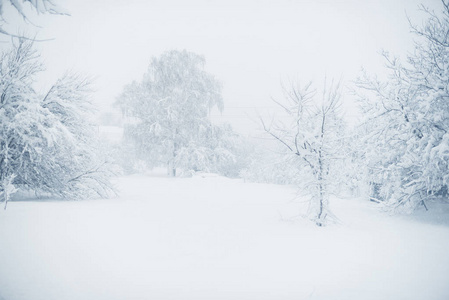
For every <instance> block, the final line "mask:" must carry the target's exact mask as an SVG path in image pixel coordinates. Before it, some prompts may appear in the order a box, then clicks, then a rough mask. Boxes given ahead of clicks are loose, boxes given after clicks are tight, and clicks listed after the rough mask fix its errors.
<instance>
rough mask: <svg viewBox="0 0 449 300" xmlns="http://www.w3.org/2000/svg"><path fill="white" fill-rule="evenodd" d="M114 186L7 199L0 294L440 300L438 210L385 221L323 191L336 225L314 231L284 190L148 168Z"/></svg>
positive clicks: (4, 298)
mask: <svg viewBox="0 0 449 300" xmlns="http://www.w3.org/2000/svg"><path fill="white" fill-rule="evenodd" d="M116 184H117V186H118V188H119V190H120V191H121V193H120V196H119V197H118V198H116V199H109V200H89V201H64V202H61V201H41V202H36V201H29V200H28V201H17V202H11V203H9V205H8V209H7V210H6V211H3V210H2V211H1V212H0V299H1V300H30V299H33V300H40V299H42V300H44V299H45V300H52V299H54V300H72V299H73V300H75V299H76V300H79V299H83V300H90V299H92V300H101V299H105V300H106V299H107V300H113V299H136V300H137V299H173V300H175V299H176V300H181V299H192V300H199V299H207V300H213V299H223V300H224V299H233V300H240V299H247V300H253V299H254V300H264V299H270V300H271V299H273V300H282V299H289V300H290V299H357V300H360V299H373V300H374V299H375V300H378V299H395V300H399V299H407V300H413V299H442V300H443V299H449V255H448V253H449V221H448V215H449V214H448V213H449V209H448V207H447V206H442V207H440V208H439V209H438V210H437V211H436V212H432V211H431V212H430V213H427V214H421V215H418V216H413V217H411V216H390V215H386V214H385V213H381V212H379V211H378V210H377V208H376V207H375V206H374V204H373V203H370V202H366V201H362V200H358V199H337V198H333V199H331V208H332V209H333V211H334V212H335V214H336V215H337V216H338V217H339V218H340V220H341V224H339V225H331V226H328V227H324V228H319V227H317V226H315V225H314V224H313V223H311V222H310V221H307V220H305V219H303V218H301V217H298V216H299V212H300V209H301V207H303V206H304V204H302V203H301V201H298V200H297V197H296V190H295V188H293V187H289V186H277V185H268V184H255V183H245V182H243V181H242V180H237V179H227V178H223V177H218V176H195V177H193V178H168V177H164V176H162V175H158V174H147V175H138V176H137V175H134V176H127V177H121V178H119V179H117V182H116ZM295 199H296V200H295ZM438 217H440V219H438Z"/></svg>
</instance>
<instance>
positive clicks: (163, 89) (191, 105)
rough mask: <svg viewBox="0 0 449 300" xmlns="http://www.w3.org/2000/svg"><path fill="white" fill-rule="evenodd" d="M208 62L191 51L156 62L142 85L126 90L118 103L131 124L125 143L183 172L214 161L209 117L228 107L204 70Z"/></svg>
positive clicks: (164, 56) (168, 54)
mask: <svg viewBox="0 0 449 300" xmlns="http://www.w3.org/2000/svg"><path fill="white" fill-rule="evenodd" d="M204 64H205V59H204V57H202V56H199V55H197V54H194V53H191V52H187V51H185V50H184V51H174V50H173V51H168V52H165V53H163V54H162V55H161V56H160V57H157V58H153V59H152V61H151V63H150V66H149V68H148V71H147V72H146V74H145V75H144V77H143V79H142V80H141V81H140V82H133V83H131V84H129V85H127V86H126V87H125V89H124V91H123V93H122V94H121V95H120V96H119V98H118V100H117V103H118V105H119V106H120V108H121V109H122V111H123V113H124V115H125V116H127V117H128V124H127V125H126V127H125V138H127V139H128V140H129V141H132V142H133V143H135V145H136V147H137V152H138V154H139V156H140V157H141V158H145V159H146V160H147V161H151V162H153V163H156V164H160V163H163V164H167V166H168V170H169V173H170V174H171V175H172V176H176V169H177V168H178V167H187V168H193V169H195V168H200V169H202V168H203V167H201V166H200V165H201V164H202V163H203V162H204V160H207V159H210V158H209V155H208V151H209V150H210V149H208V148H207V147H206V145H205V144H204V142H205V136H207V135H208V134H211V133H212V132H213V126H212V125H211V124H210V120H209V117H208V116H209V113H210V110H211V109H212V108H213V107H218V109H219V110H222V108H223V100H222V97H221V94H220V93H221V88H220V84H219V83H218V81H217V80H216V79H215V78H214V77H213V76H212V75H211V74H209V73H207V72H206V71H205V70H204Z"/></svg>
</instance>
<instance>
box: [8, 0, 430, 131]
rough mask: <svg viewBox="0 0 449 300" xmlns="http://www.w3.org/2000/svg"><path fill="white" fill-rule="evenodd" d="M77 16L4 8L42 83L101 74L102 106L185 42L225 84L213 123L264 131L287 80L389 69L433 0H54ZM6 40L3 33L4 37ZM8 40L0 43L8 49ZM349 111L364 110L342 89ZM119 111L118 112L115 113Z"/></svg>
mask: <svg viewBox="0 0 449 300" xmlns="http://www.w3.org/2000/svg"><path fill="white" fill-rule="evenodd" d="M55 2H56V3H57V4H58V5H59V6H60V7H62V8H63V9H64V10H65V11H67V12H68V13H70V15H71V16H55V15H48V16H47V15H45V16H42V15H40V16H36V15H35V14H34V13H30V14H29V15H30V16H31V18H30V19H31V21H32V22H33V23H34V25H36V26H33V25H30V24H26V23H24V22H19V21H20V18H19V17H18V15H17V14H16V13H15V12H14V11H13V10H11V9H10V8H8V7H5V8H4V9H5V12H6V13H5V19H6V21H7V22H8V23H9V25H7V26H5V28H9V30H10V31H12V32H19V33H20V32H25V33H27V34H29V35H36V37H37V38H38V39H52V40H51V41H46V42H39V43H37V46H38V49H39V50H41V53H42V57H43V59H44V61H45V65H46V68H47V71H46V72H45V73H43V74H42V76H41V79H40V82H39V83H38V88H41V89H45V88H47V87H48V86H49V84H50V83H51V82H53V81H54V80H56V78H58V77H59V76H60V75H61V74H63V73H64V72H65V71H66V70H67V69H71V70H75V71H78V72H80V73H83V74H88V75H90V76H92V77H93V78H95V90H96V91H95V94H94V101H95V103H97V104H98V105H99V107H100V109H101V111H102V112H103V111H113V108H111V105H112V103H113V102H114V101H115V98H116V96H117V95H118V94H119V93H120V92H121V91H122V88H123V86H124V85H125V84H127V83H130V82H131V81H132V80H140V79H141V77H142V75H143V73H144V72H145V71H146V69H147V67H148V64H149V62H150V59H151V57H153V56H157V55H160V54H161V53H162V52H164V51H166V50H170V49H179V50H182V49H187V50H189V51H193V52H196V53H198V54H202V55H204V56H205V57H206V61H207V63H206V69H207V70H208V71H209V72H211V73H212V74H214V75H215V76H216V77H217V78H218V79H219V80H220V81H221V82H222V83H223V97H224V102H225V110H224V112H223V114H222V115H221V114H219V113H218V112H214V113H213V115H212V117H213V120H215V121H218V122H221V121H228V122H230V123H231V124H232V125H233V127H234V129H235V130H237V131H239V132H241V133H245V134H251V135H254V134H256V133H257V129H258V127H259V123H258V120H257V115H258V114H262V115H266V114H268V112H269V111H270V110H271V109H272V108H273V106H274V105H273V102H272V101H271V100H270V97H276V98H278V97H280V94H281V93H280V90H281V89H280V82H281V81H283V80H284V81H286V80H301V81H304V82H305V81H309V80H314V81H315V82H317V83H320V82H322V81H323V79H324V77H325V76H327V77H328V78H332V77H335V78H336V79H337V80H338V79H340V78H342V80H343V84H344V85H345V86H349V85H350V84H351V81H352V80H354V79H355V77H356V76H357V74H359V73H360V70H361V67H362V66H363V67H365V68H366V69H367V71H368V72H370V73H380V72H383V61H382V58H381V56H380V55H379V52H380V50H382V49H385V50H388V51H390V52H391V53H394V54H398V55H401V56H403V55H405V54H406V53H407V51H408V49H411V46H412V38H413V36H412V35H411V34H410V27H409V24H408V21H407V15H408V16H409V17H410V18H411V19H412V20H413V21H414V23H418V24H419V23H420V22H421V20H422V16H423V14H422V13H421V12H419V10H418V5H419V4H420V3H423V4H425V5H427V6H430V7H437V5H438V4H439V1H437V0H434V1H430V0H396V1H392V0H377V1H358V0H340V1H338V0H337V1H335V0H322V1H313V0H307V1H306V0H302V1H300V0H280V1H264V0H261V1H257V0H248V1H236V0H228V1H206V0H203V1H202V0H195V1H170V0H169V1H162V0H161V1H153V0H151V1H137V0H95V1H92V0H55ZM7 39H8V38H6V37H3V40H7ZM7 46H8V44H7V43H2V44H0V47H2V48H3V47H7ZM345 103H346V104H345V108H346V110H347V111H348V112H347V114H346V115H347V118H348V120H350V121H351V122H354V119H355V117H356V115H357V113H356V111H355V110H354V106H355V104H354V102H353V99H351V96H348V95H345ZM113 113H114V114H116V115H119V112H118V111H113Z"/></svg>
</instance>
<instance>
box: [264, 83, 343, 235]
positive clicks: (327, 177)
mask: <svg viewBox="0 0 449 300" xmlns="http://www.w3.org/2000/svg"><path fill="white" fill-rule="evenodd" d="M284 92H285V101H283V102H277V101H276V103H277V104H278V105H279V106H280V107H281V108H282V109H283V110H284V111H285V112H286V113H287V114H288V116H289V119H288V121H285V120H283V121H281V120H275V121H273V122H272V123H271V124H266V122H264V121H263V120H262V125H263V127H264V129H265V131H266V132H267V133H268V134H270V135H271V136H272V137H273V138H274V139H276V140H277V141H279V143H280V144H281V145H283V146H284V149H285V150H287V152H288V153H290V157H295V158H296V162H297V163H298V167H299V168H300V170H299V172H298V173H299V176H301V180H300V182H301V185H302V188H304V189H305V190H306V191H308V192H309V194H310V196H311V200H310V205H309V216H310V217H311V218H312V220H314V221H315V222H316V224H317V225H318V226H322V225H325V224H326V222H328V221H330V220H332V219H333V218H335V217H334V215H333V214H332V213H331V212H330V210H329V200H328V198H329V194H330V193H331V192H332V188H333V187H334V186H335V185H337V178H336V176H333V172H334V171H335V168H333V166H334V165H335V162H336V161H337V160H338V159H340V155H341V154H340V153H339V150H340V149H341V142H342V140H341V133H342V130H343V122H342V118H341V116H340V114H339V106H340V89H339V85H334V84H331V85H330V86H327V84H326V83H325V84H324V88H323V90H322V93H321V94H320V95H319V94H318V93H317V92H316V90H314V89H312V87H311V84H310V83H309V84H307V85H306V86H304V87H301V86H300V85H292V86H291V87H290V88H284ZM318 96H320V97H318ZM317 98H318V99H317ZM319 98H321V99H319ZM334 220H335V219H334Z"/></svg>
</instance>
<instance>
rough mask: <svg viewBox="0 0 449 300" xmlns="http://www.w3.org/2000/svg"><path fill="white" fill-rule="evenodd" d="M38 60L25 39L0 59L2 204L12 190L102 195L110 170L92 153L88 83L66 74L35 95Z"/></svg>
mask: <svg viewBox="0 0 449 300" xmlns="http://www.w3.org/2000/svg"><path fill="white" fill-rule="evenodd" d="M38 58H39V56H38V54H37V52H36V51H35V50H33V45H32V43H31V42H27V41H24V40H19V41H18V42H17V43H15V44H14V45H13V49H12V50H10V51H8V52H6V53H4V54H3V55H2V56H1V58H0V193H3V194H4V199H5V202H6V201H7V200H8V199H9V196H8V195H7V194H8V193H10V192H11V191H14V190H15V189H16V188H19V189H20V188H21V189H30V190H34V191H36V192H44V193H50V194H54V195H58V196H63V197H79V196H86V195H87V194H88V193H91V192H95V193H97V194H99V195H100V196H107V193H108V192H109V191H111V185H110V184H109V181H108V172H109V171H108V170H107V169H106V168H104V167H105V162H104V159H103V158H102V157H101V156H100V155H99V153H97V152H96V149H97V148H96V145H97V142H96V134H95V126H94V125H93V124H92V122H91V121H90V117H89V116H90V112H91V111H92V108H91V107H90V102H89V98H88V93H89V82H88V81H87V80H85V79H83V78H81V77H79V76H75V75H65V76H63V77H62V78H60V79H59V80H58V81H57V82H56V83H55V84H54V85H53V86H52V87H51V88H50V90H49V91H48V92H47V93H46V94H45V95H40V94H38V93H37V92H36V91H35V90H34V89H33V87H32V86H33V83H34V81H35V78H36V75H37V74H38V72H40V71H42V65H41V63H40V62H39V60H38ZM12 186H14V187H15V188H14V189H13V188H12ZM8 191H9V192H8Z"/></svg>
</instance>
